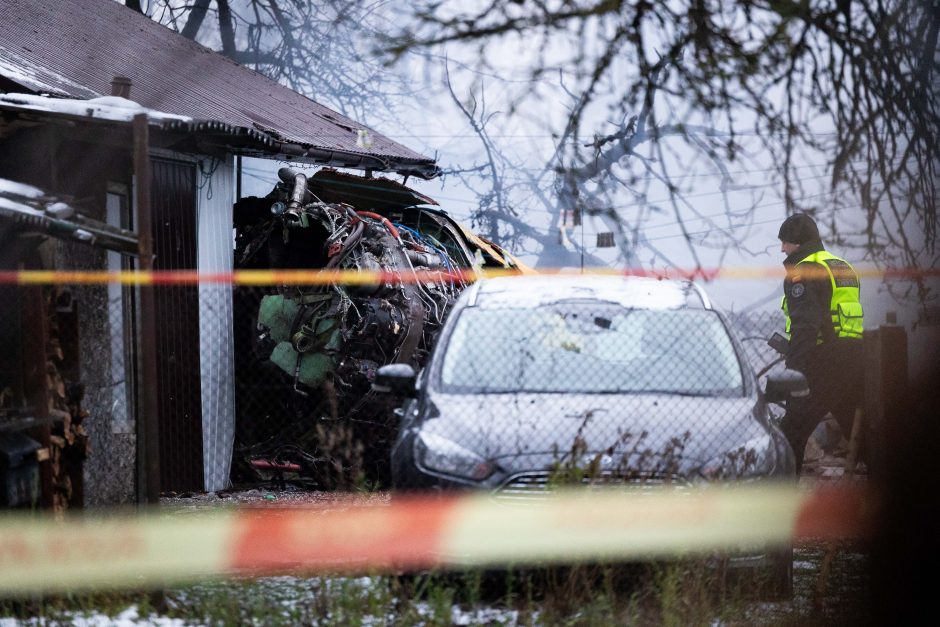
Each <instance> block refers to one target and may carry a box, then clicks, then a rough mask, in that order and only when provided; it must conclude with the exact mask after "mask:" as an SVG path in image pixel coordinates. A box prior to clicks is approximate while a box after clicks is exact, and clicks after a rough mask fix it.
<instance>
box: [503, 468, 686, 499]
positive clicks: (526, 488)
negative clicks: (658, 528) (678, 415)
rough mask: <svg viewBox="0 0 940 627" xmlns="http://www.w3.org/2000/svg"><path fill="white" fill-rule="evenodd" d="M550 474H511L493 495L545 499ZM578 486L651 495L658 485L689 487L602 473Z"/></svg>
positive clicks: (666, 478)
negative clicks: (624, 490)
mask: <svg viewBox="0 0 940 627" xmlns="http://www.w3.org/2000/svg"><path fill="white" fill-rule="evenodd" d="M551 483H552V482H551V474H550V473H549V472H546V471H541V472H525V473H519V474H517V475H513V476H512V477H510V478H509V479H507V480H506V481H505V482H504V483H503V484H502V485H500V486H499V487H498V488H496V490H495V491H494V493H493V496H494V497H495V498H496V499H497V500H500V501H527V500H538V499H543V498H545V497H546V496H547V495H548V494H549V493H550V491H551V490H552V489H553V488H555V487H560V486H555V485H551ZM581 485H583V486H585V487H589V488H593V487H597V488H607V489H609V488H610V487H611V486H618V487H623V488H624V489H626V490H630V491H631V492H638V493H641V494H643V493H653V492H654V491H657V489H658V488H659V487H661V486H672V487H674V488H677V489H688V488H689V487H690V484H689V482H688V481H686V480H685V479H684V478H682V477H679V476H677V475H662V474H655V473H646V474H631V475H629V476H623V475H618V474H614V473H605V474H602V475H600V476H597V477H585V478H584V479H583V480H582V481H581Z"/></svg>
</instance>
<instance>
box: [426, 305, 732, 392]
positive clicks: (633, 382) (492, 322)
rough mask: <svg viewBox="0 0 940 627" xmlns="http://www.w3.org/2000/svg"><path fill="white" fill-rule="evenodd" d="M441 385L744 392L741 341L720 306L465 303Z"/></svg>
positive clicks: (495, 388)
mask: <svg viewBox="0 0 940 627" xmlns="http://www.w3.org/2000/svg"><path fill="white" fill-rule="evenodd" d="M440 384H441V387H442V390H443V391H445V392H450V393H469V392H474V393H480V392H482V393H508V392H588V393H591V392H595V393H650V394H654V393H662V394H683V395H693V396H740V395H742V394H743V392H744V384H743V377H742V373H741V365H740V363H739V361H738V357H737V354H736V352H735V349H734V345H733V344H732V342H731V338H730V337H729V336H728V332H727V330H726V329H725V326H724V324H723V323H722V322H721V319H720V318H719V317H718V314H716V313H715V312H714V311H709V310H703V309H694V310H693V309H689V310H686V309H683V310H648V309H627V308H624V307H621V306H619V305H616V304H607V303H597V302H572V303H563V304H553V305H547V306H541V307H536V308H531V309H522V308H509V309H503V308H500V309H496V308H494V309H486V308H477V307H468V308H466V309H464V310H463V311H462V312H461V314H460V316H459V318H458V320H457V321H456V326H455V328H454V331H453V333H452V334H451V336H450V340H449V342H448V344H447V346H446V350H445V353H444V360H443V365H442V367H441V371H440Z"/></svg>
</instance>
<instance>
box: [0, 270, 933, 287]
mask: <svg viewBox="0 0 940 627" xmlns="http://www.w3.org/2000/svg"><path fill="white" fill-rule="evenodd" d="M855 270H856V272H857V273H858V276H859V277H862V278H884V279H885V280H902V279H916V278H925V279H926V278H937V277H940V269H938V268H916V267H910V268H874V267H870V266H857V267H856V268H855ZM536 272H537V274H547V275H555V274H590V275H605V276H640V277H651V278H654V279H687V280H690V281H694V280H706V281H711V280H715V279H737V280H759V279H783V278H784V274H785V271H784V268H783V266H774V267H760V266H733V267H732V266H729V267H722V268H672V269H662V270H648V269H644V268H585V270H584V271H583V272H582V271H576V270H570V269H564V268H562V269H550V268H538V269H537V271H536ZM814 272H818V276H816V274H815V273H814ZM518 274H520V272H519V271H518V270H514V269H504V268H486V269H484V270H479V271H478V270H475V269H472V268H462V269H452V270H448V271H438V270H409V271H392V270H389V271H381V272H373V271H366V270H349V269H326V270H236V271H234V272H216V273H211V272H196V271H193V270H161V271H156V272H144V271H139V270H127V271H122V272H117V271H115V272H110V271H99V270H80V271H57V270H17V271H11V270H4V271H0V285H65V284H69V285H76V284H91V285H98V284H107V283H121V284H125V285H197V284H228V285H332V284H340V285H379V284H382V283H397V282H401V283H406V284H413V283H425V282H432V283H435V282H439V281H447V282H459V281H463V282H472V281H476V280H477V279H480V278H484V277H486V278H491V277H498V276H513V275H518ZM801 276H802V277H803V278H807V279H808V278H823V279H828V278H829V275H828V274H826V273H825V270H817V271H814V270H813V269H812V268H807V269H804V270H802V275H801Z"/></svg>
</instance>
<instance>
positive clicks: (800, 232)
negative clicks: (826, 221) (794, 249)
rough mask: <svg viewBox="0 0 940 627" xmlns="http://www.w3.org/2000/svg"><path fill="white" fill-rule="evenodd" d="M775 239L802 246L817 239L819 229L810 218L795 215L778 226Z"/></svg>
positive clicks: (798, 214) (804, 215) (803, 215)
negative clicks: (778, 230) (778, 229)
mask: <svg viewBox="0 0 940 627" xmlns="http://www.w3.org/2000/svg"><path fill="white" fill-rule="evenodd" d="M777 238H778V239H779V240H780V241H781V242H789V243H791V244H801V245H802V244H805V243H806V242H812V241H813V240H817V239H819V229H818V228H816V222H814V221H813V219H812V218H811V217H809V216H808V215H806V214H805V213H795V214H793V215H792V216H790V217H789V218H787V219H786V220H784V221H783V224H781V225H780V232H779V233H778V234H777Z"/></svg>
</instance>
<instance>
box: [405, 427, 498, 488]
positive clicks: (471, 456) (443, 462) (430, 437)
mask: <svg viewBox="0 0 940 627" xmlns="http://www.w3.org/2000/svg"><path fill="white" fill-rule="evenodd" d="M415 458H416V459H417V460H418V463H419V464H420V465H422V466H424V467H425V468H427V469H429V470H436V471H438V472H442V473H445V474H448V475H454V476H457V477H465V478H467V479H474V480H476V481H481V480H483V479H486V478H487V477H489V476H490V475H491V474H493V470H495V466H494V465H493V464H492V463H491V462H488V461H487V460H485V459H483V458H482V457H480V456H479V455H477V454H476V453H474V452H473V451H471V450H469V449H467V448H464V447H463V446H461V445H459V444H457V443H456V442H454V441H453V440H448V439H447V438H444V437H441V436H439V435H435V434H433V433H419V434H418V437H417V438H415Z"/></svg>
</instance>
